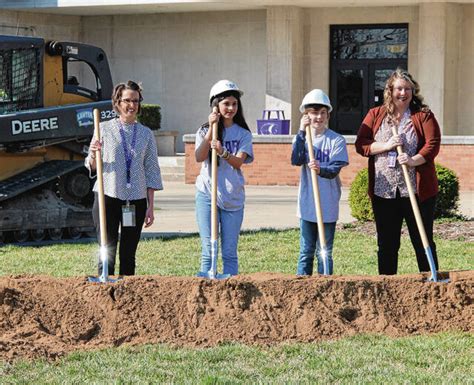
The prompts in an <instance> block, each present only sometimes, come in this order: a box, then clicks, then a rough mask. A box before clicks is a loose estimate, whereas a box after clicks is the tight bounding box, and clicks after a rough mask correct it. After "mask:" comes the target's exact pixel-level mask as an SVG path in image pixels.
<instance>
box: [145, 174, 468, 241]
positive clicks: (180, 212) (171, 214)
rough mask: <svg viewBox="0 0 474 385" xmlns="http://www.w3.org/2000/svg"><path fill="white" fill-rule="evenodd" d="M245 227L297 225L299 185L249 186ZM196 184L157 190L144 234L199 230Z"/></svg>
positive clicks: (345, 211) (463, 204)
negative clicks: (152, 212) (153, 207)
mask: <svg viewBox="0 0 474 385" xmlns="http://www.w3.org/2000/svg"><path fill="white" fill-rule="evenodd" d="M245 189H246V196H247V198H246V203H245V213H244V222H243V225H242V229H243V230H254V229H262V228H274V229H285V228H297V227H299V222H298V218H297V217H296V200H297V196H298V187H297V186H246V187H245ZM194 194H195V187H194V185H193V184H184V183H183V182H171V181H169V182H164V190H163V191H158V192H156V193H155V210H156V211H155V223H154V224H153V225H152V226H151V227H150V228H146V229H144V230H143V233H144V236H146V237H154V236H162V235H173V234H189V233H197V232H198V227H197V224H196V217H195V211H194V209H195V204H194ZM348 195H349V189H347V188H344V189H343V192H342V198H341V203H340V212H339V222H342V223H348V222H352V221H354V218H353V217H352V216H351V215H350V208H349V203H348ZM460 198H461V199H460V211H461V212H462V213H463V214H464V215H465V216H467V217H469V218H472V217H474V191H469V192H461V193H460Z"/></svg>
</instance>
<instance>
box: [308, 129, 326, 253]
mask: <svg viewBox="0 0 474 385" xmlns="http://www.w3.org/2000/svg"><path fill="white" fill-rule="evenodd" d="M305 128H306V142H307V143H308V154H309V160H310V161H313V160H314V159H315V158H314V148H313V136H312V133H311V126H309V125H308V126H306V127H305ZM310 171H311V183H312V185H313V197H314V207H315V209H316V220H317V222H318V235H319V243H320V245H321V248H322V249H325V248H326V237H325V235H324V222H323V214H322V211H321V199H320V196H319V184H318V174H317V173H316V170H313V169H310Z"/></svg>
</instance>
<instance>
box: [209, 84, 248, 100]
mask: <svg viewBox="0 0 474 385" xmlns="http://www.w3.org/2000/svg"><path fill="white" fill-rule="evenodd" d="M227 91H236V92H238V93H239V95H240V96H242V95H243V94H244V93H243V91H241V90H239V87H237V84H235V83H234V82H233V81H232V80H219V81H218V82H217V83H216V84H214V85H213V86H212V88H211V92H209V104H211V103H212V99H214V98H215V97H216V96H218V95H220V94H223V93H224V92H227Z"/></svg>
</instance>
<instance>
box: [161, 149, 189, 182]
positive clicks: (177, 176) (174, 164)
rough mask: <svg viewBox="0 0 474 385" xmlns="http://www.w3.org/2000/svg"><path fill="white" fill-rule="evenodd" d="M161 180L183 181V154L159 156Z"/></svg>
mask: <svg viewBox="0 0 474 385" xmlns="http://www.w3.org/2000/svg"><path fill="white" fill-rule="evenodd" d="M158 162H159V164H160V169H161V178H162V179H163V181H174V182H177V181H179V182H184V155H176V156H159V157H158Z"/></svg>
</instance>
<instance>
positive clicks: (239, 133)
mask: <svg viewBox="0 0 474 385" xmlns="http://www.w3.org/2000/svg"><path fill="white" fill-rule="evenodd" d="M208 130H209V127H201V128H199V130H198V131H197V133H196V148H198V147H199V146H200V145H201V143H202V141H203V140H204V137H205V135H206V133H207V131H208ZM222 141H223V146H224V147H225V148H226V149H227V151H229V152H230V153H231V154H233V155H237V154H238V153H239V152H243V153H245V154H247V158H246V159H245V161H244V163H251V162H252V161H253V147H252V133H251V132H250V131H249V130H246V129H245V128H242V127H240V126H239V125H237V124H233V125H232V126H230V127H227V128H225V129H224V133H223V140H222ZM244 185H245V179H244V176H243V174H242V171H241V170H240V169H236V168H234V167H232V166H231V165H230V164H229V162H227V161H226V160H225V159H222V158H219V166H218V168H217V206H218V207H219V208H221V209H223V210H227V211H237V210H240V209H241V208H243V207H244V203H245V188H244ZM196 188H197V189H198V191H200V192H202V193H204V194H207V195H209V196H210V195H211V163H210V161H209V157H208V158H206V160H205V161H204V162H202V166H201V171H200V174H199V175H198V177H197V179H196Z"/></svg>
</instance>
